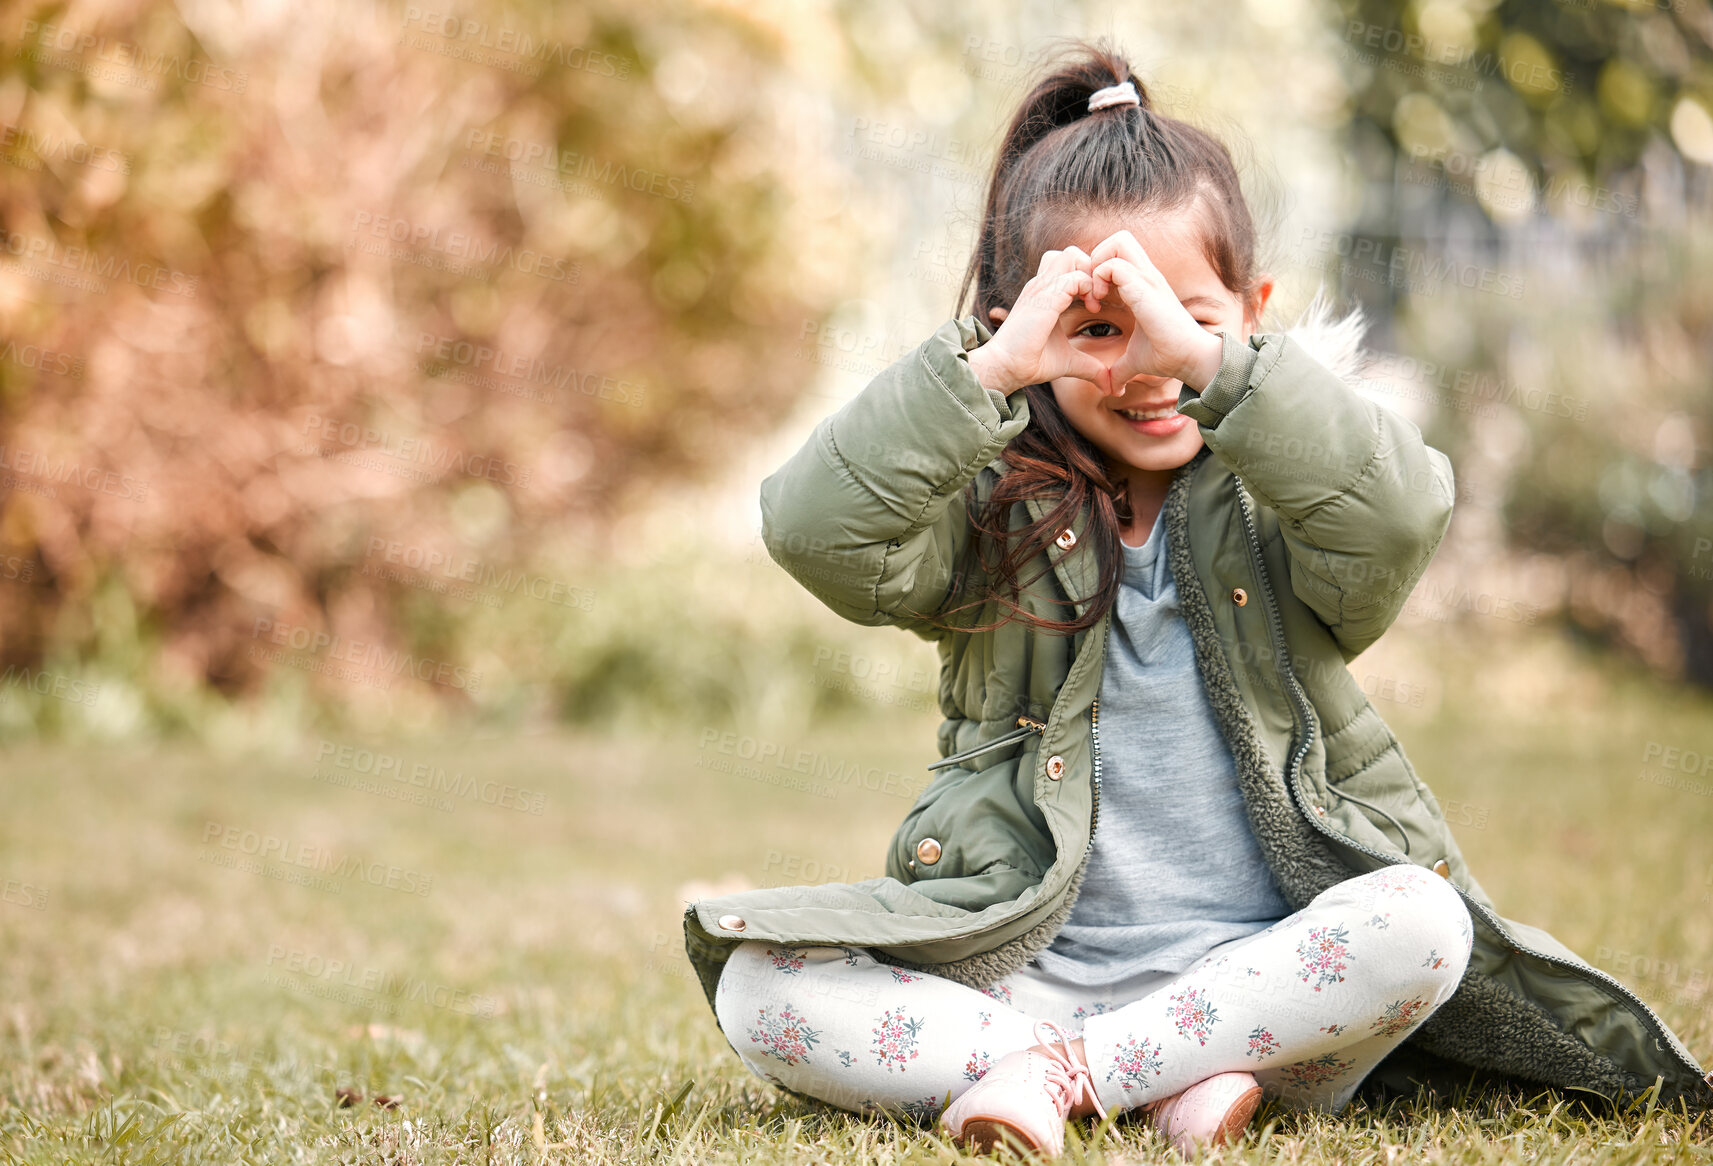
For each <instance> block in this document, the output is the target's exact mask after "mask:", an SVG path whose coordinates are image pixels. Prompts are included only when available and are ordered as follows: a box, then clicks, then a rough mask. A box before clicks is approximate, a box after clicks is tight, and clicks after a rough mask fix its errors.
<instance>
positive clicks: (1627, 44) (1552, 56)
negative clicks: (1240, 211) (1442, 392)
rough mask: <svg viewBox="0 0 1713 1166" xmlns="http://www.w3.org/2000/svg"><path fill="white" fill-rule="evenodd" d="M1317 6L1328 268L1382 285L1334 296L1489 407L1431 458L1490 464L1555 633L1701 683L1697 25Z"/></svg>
mask: <svg viewBox="0 0 1713 1166" xmlns="http://www.w3.org/2000/svg"><path fill="white" fill-rule="evenodd" d="M1337 11H1338V13H1339V18H1340V21H1341V23H1340V25H1339V28H1338V33H1339V41H1340V44H1339V52H1338V54H1337V55H1338V56H1339V57H1340V58H1341V60H1342V61H1343V62H1344V63H1345V73H1346V76H1347V78H1348V79H1349V82H1350V85H1351V91H1352V106H1351V118H1350V123H1349V127H1348V131H1347V142H1348V145H1349V148H1350V157H1351V158H1352V159H1353V162H1354V165H1355V166H1356V167H1357V168H1358V170H1359V172H1360V174H1361V176H1362V179H1363V182H1364V187H1365V190H1364V197H1363V202H1362V211H1361V216H1360V219H1359V221H1358V223H1357V225H1356V227H1355V230H1354V232H1353V234H1352V237H1351V242H1350V246H1349V248H1348V253H1349V254H1352V255H1356V256H1364V255H1366V256H1372V257H1377V258H1375V260H1374V262H1375V264H1376V265H1377V266H1378V267H1379V268H1380V269H1382V270H1381V271H1380V276H1381V277H1380V278H1377V279H1376V278H1372V274H1373V273H1372V272H1357V273H1355V274H1356V275H1358V276H1359V278H1349V279H1346V280H1345V281H1344V282H1345V284H1346V287H1347V289H1348V290H1349V291H1350V292H1351V293H1352V294H1354V295H1356V296H1358V297H1361V298H1363V299H1365V300H1366V301H1367V302H1368V304H1369V306H1370V307H1371V308H1373V309H1375V310H1376V314H1377V315H1379V316H1380V317H1381V318H1383V319H1389V320H1390V322H1391V323H1392V325H1393V327H1394V328H1395V330H1396V332H1397V333H1398V334H1399V336H1400V340H1401V342H1402V343H1404V344H1406V345H1413V346H1416V347H1419V348H1421V349H1422V351H1423V356H1424V357H1425V358H1428V359H1432V360H1436V361H1440V362H1441V363H1442V366H1445V367H1449V369H1450V370H1451V372H1450V373H1449V374H1448V375H1449V377H1450V378H1451V379H1450V381H1449V382H1448V384H1447V386H1442V387H1449V388H1450V389H1451V390H1452V392H1454V393H1455V392H1464V393H1467V394H1468V395H1469V397H1470V398H1471V399H1476V398H1479V399H1481V400H1483V401H1485V402H1488V403H1491V404H1494V405H1496V406H1497V407H1498V408H1499V409H1500V410H1501V411H1502V414H1503V420H1504V421H1505V422H1506V424H1503V425H1495V424H1494V423H1493V422H1492V421H1491V420H1483V419H1478V418H1474V417H1472V416H1471V413H1470V412H1468V411H1453V412H1450V413H1448V414H1445V415H1442V416H1440V417H1438V418H1436V420H1435V423H1434V424H1435V426H1436V427H1437V428H1438V429H1439V431H1440V432H1439V434H1438V440H1441V441H1443V442H1445V443H1447V444H1448V445H1450V446H1452V447H1454V448H1457V449H1462V450H1466V451H1468V450H1474V449H1475V448H1477V447H1479V446H1480V445H1481V444H1482V443H1483V442H1485V443H1486V445H1487V447H1488V448H1489V449H1492V448H1501V449H1502V450H1503V457H1504V458H1505V460H1506V461H1507V463H1508V464H1507V469H1508V471H1509V473H1508V477H1507V479H1506V480H1505V481H1504V482H1503V483H1502V485H1503V488H1504V517H1505V520H1506V526H1507V528H1508V529H1509V532H1510V537H1511V539H1512V541H1513V542H1514V543H1515V544H1516V545H1517V546H1518V547H1521V548H1524V549H1528V550H1533V551H1539V552H1545V553H1549V554H1551V555H1554V556H1559V557H1561V559H1562V562H1563V568H1564V569H1563V570H1562V572H1561V578H1562V580H1563V587H1562V595H1561V596H1560V601H1561V603H1562V605H1563V608H1564V609H1565V611H1566V612H1567V614H1568V617H1569V618H1570V620H1571V621H1572V622H1573V623H1574V624H1575V625H1576V626H1579V627H1581V628H1584V629H1586V630H1588V631H1590V632H1592V633H1594V634H1596V635H1599V636H1600V637H1602V638H1605V639H1607V640H1610V641H1612V642H1616V643H1621V644H1624V645H1626V646H1628V647H1629V648H1631V649H1633V650H1635V651H1637V652H1638V653H1640V655H1641V656H1642V657H1643V658H1644V659H1646V660H1647V661H1648V662H1649V663H1650V664H1652V665H1653V666H1655V667H1656V668H1659V669H1661V670H1662V671H1665V672H1667V673H1671V674H1677V675H1686V676H1688V677H1690V678H1692V679H1694V680H1695V681H1697V682H1698V683H1700V684H1703V685H1713V507H1710V506H1709V505H1708V504H1707V503H1708V499H1709V498H1710V497H1713V458H1710V457H1709V450H1710V449H1713V388H1710V383H1713V241H1710V238H1709V231H1708V228H1709V226H1710V224H1713V176H1710V170H1709V168H1710V167H1713V7H1710V5H1709V4H1708V2H1707V0H1657V2H1648V3H1639V2H1638V3H1625V2H1604V0H1567V2H1553V0H1498V2H1495V0H1414V2H1411V3H1407V4H1398V3H1394V2H1392V0H1340V3H1339V4H1338V6H1337ZM1346 273H1347V274H1350V273H1349V270H1348V268H1347V269H1346ZM1363 275H1367V276H1370V277H1369V278H1360V276H1363ZM1466 275H1467V276H1470V278H1464V277H1465V276H1466ZM1424 277H1425V278H1424ZM1460 285H1461V286H1460ZM1447 293H1450V294H1447ZM1481 293H1486V294H1481ZM1453 317H1454V318H1453ZM1487 416H1489V417H1491V416H1492V414H1491V413H1488V414H1487ZM1518 421H1520V422H1521V425H1517V424H1515V423H1516V422H1518ZM1483 429H1486V430H1488V432H1486V433H1483V432H1480V431H1481V430H1483ZM1513 431H1514V432H1513ZM1549 606H1550V605H1549Z"/></svg>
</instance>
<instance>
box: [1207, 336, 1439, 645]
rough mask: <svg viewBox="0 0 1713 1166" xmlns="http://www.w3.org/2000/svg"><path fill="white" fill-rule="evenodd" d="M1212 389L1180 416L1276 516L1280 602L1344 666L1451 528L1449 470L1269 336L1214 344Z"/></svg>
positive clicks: (1391, 416) (1380, 411)
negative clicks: (1289, 598) (1282, 565)
mask: <svg viewBox="0 0 1713 1166" xmlns="http://www.w3.org/2000/svg"><path fill="white" fill-rule="evenodd" d="M1220 335H1221V337H1222V338H1223V341H1224V346H1225V347H1224V354H1223V357H1222V359H1221V362H1220V368H1219V375H1218V376H1216V377H1215V378H1214V380H1213V381H1212V382H1211V383H1210V384H1209V385H1208V386H1207V387H1206V388H1205V389H1203V390H1202V391H1201V392H1200V393H1199V394H1198V393H1197V392H1196V391H1195V390H1194V389H1191V388H1189V387H1188V386H1185V388H1184V390H1183V392H1182V393H1180V394H1179V399H1178V409H1179V411H1180V412H1182V413H1185V414H1187V415H1188V416H1190V417H1191V418H1192V419H1193V420H1195V421H1196V423H1197V424H1198V425H1199V426H1200V428H1201V433H1202V438H1203V440H1204V441H1205V442H1206V443H1207V445H1208V447H1209V448H1210V449H1211V450H1212V451H1213V453H1214V454H1215V455H1216V456H1218V457H1219V458H1220V460H1221V461H1223V462H1224V463H1225V464H1226V465H1227V466H1228V467H1230V469H1231V471H1232V472H1233V473H1234V474H1236V475H1237V477H1238V479H1239V480H1240V481H1241V482H1242V483H1243V485H1244V486H1245V487H1246V488H1247V489H1248V491H1249V493H1250V494H1251V495H1252V496H1253V497H1254V498H1255V500H1256V501H1257V502H1259V503H1260V504H1261V505H1263V506H1266V507H1269V508H1270V509H1271V510H1273V511H1274V513H1275V514H1277V515H1278V518H1279V529H1280V532H1281V535H1282V536H1283V538H1284V541H1285V546H1286V550H1287V551H1288V553H1289V555H1290V562H1291V590H1292V591H1293V592H1294V593H1295V594H1296V595H1297V597H1298V598H1299V599H1301V600H1302V601H1303V602H1304V603H1306V604H1307V605H1308V606H1309V608H1310V609H1311V610H1312V611H1314V613H1315V614H1316V615H1317V616H1318V617H1319V618H1320V620H1321V622H1322V623H1324V624H1326V626H1327V628H1328V629H1329V630H1330V631H1331V632H1332V634H1333V636H1334V638H1336V639H1337V641H1338V643H1339V646H1340V648H1341V649H1342V651H1343V653H1344V655H1345V658H1346V659H1347V660H1349V659H1353V658H1354V657H1356V656H1357V655H1358V654H1360V653H1361V652H1362V651H1363V650H1364V649H1366V648H1367V647H1368V646H1369V645H1371V644H1372V643H1373V642H1374V641H1375V640H1377V639H1379V638H1380V634H1381V633H1382V632H1384V631H1385V630H1386V628H1387V627H1389V626H1390V625H1391V623H1392V621H1393V620H1394V619H1396V618H1397V616H1398V613H1399V611H1401V610H1402V609H1403V606H1404V601H1405V600H1407V599H1408V598H1409V595H1410V591H1411V589H1412V588H1414V586H1415V585H1416V582H1417V581H1418V580H1419V579H1420V578H1421V575H1422V572H1423V571H1424V570H1426V569H1427V565H1428V561H1429V560H1430V559H1431V558H1432V557H1433V553H1434V551H1435V550H1436V549H1438V547H1439V543H1440V539H1441V538H1443V537H1444V535H1445V531H1446V527H1447V526H1448V525H1449V524H1450V522H1451V509H1452V502H1453V499H1454V498H1455V486H1454V482H1453V477H1452V469H1451V462H1450V460H1449V459H1448V458H1447V457H1446V456H1445V455H1444V454H1443V453H1441V452H1440V451H1439V450H1437V449H1434V448H1433V447H1432V446H1430V445H1428V444H1427V443H1426V441H1424V440H1423V438H1422V435H1421V431H1420V430H1419V429H1417V428H1416V426H1415V425H1413V424H1411V423H1410V422H1409V421H1408V420H1406V419H1405V418H1403V417H1401V416H1399V415H1398V414H1396V413H1394V412H1392V411H1391V410H1389V409H1386V408H1383V407H1381V406H1379V405H1376V404H1375V403H1374V402H1372V401H1370V400H1368V399H1367V398H1366V397H1363V396H1362V395H1361V394H1360V393H1358V392H1357V391H1356V390H1355V388H1353V387H1352V386H1351V385H1349V384H1347V383H1345V381H1344V380H1343V379H1342V378H1340V377H1339V376H1337V375H1336V374H1335V373H1333V372H1331V371H1330V370H1328V369H1327V368H1326V367H1325V366H1324V365H1322V364H1320V363H1319V362H1317V361H1316V360H1314V358H1312V357H1311V356H1309V354H1308V353H1307V351H1305V350H1304V348H1303V347H1302V345H1300V344H1297V343H1295V342H1294V341H1292V340H1291V339H1290V338H1288V337H1286V336H1283V335H1278V334H1258V335H1255V336H1252V337H1250V339H1249V341H1248V343H1247V344H1245V343H1243V342H1242V341H1239V340H1236V339H1234V338H1233V337H1232V336H1230V335H1229V334H1227V333H1220Z"/></svg>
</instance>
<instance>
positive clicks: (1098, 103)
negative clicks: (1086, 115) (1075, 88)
mask: <svg viewBox="0 0 1713 1166" xmlns="http://www.w3.org/2000/svg"><path fill="white" fill-rule="evenodd" d="M1141 104H1142V98H1141V97H1139V96H1137V94H1136V86H1134V85H1132V84H1131V83H1130V82H1128V81H1123V82H1120V83H1119V84H1117V85H1109V86H1107V87H1106V88H1105V89H1096V90H1095V91H1094V92H1093V93H1091V94H1089V95H1088V111H1089V112H1090V113H1093V112H1094V111H1095V110H1097V109H1105V108H1106V107H1107V106H1109V105H1141Z"/></svg>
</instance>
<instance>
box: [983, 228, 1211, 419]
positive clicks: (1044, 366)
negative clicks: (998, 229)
mask: <svg viewBox="0 0 1713 1166" xmlns="http://www.w3.org/2000/svg"><path fill="white" fill-rule="evenodd" d="M1114 292H1116V293H1117V295H1118V297H1119V298H1120V300H1122V301H1123V303H1124V306H1125V307H1126V308H1127V309H1128V310H1129V311H1130V314H1131V316H1132V317H1133V319H1134V321H1135V326H1134V327H1133V328H1132V329H1131V332H1130V337H1129V342H1128V343H1127V344H1126V345H1125V348H1124V351H1123V352H1122V353H1121V354H1120V355H1119V356H1118V358H1117V359H1116V360H1115V361H1114V362H1113V363H1112V364H1110V365H1108V364H1106V363H1104V362H1102V361H1101V360H1099V359H1097V358H1096V357H1095V356H1094V355H1093V354H1091V353H1089V352H1086V351H1083V350H1082V349H1080V348H1078V347H1076V346H1075V345H1073V344H1071V343H1070V338H1069V337H1068V336H1066V335H1065V332H1064V329H1063V327H1062V324H1061V321H1062V317H1063V316H1064V314H1065V313H1066V312H1067V311H1069V310H1070V309H1071V305H1072V304H1074V303H1076V302H1077V301H1078V300H1081V301H1082V303H1083V305H1084V306H1085V307H1086V308H1087V309H1088V310H1089V311H1090V312H1096V311H1099V310H1100V304H1101V301H1102V300H1104V299H1105V298H1106V297H1107V296H1109V295H1111V294H1113V293H1114ZM994 315H995V317H996V318H999V319H1000V320H1001V326H1000V328H999V330H998V331H997V332H995V333H994V337H993V339H992V341H990V342H989V343H987V344H984V345H982V346H981V347H979V348H977V349H975V350H974V351H973V352H971V353H970V354H969V359H970V366H971V368H972V369H973V370H974V371H975V372H976V375H977V378H978V379H979V380H980V381H981V383H982V384H983V385H986V386H987V387H989V388H995V389H999V390H1000V391H1002V392H1005V393H1010V392H1012V391H1014V390H1016V389H1018V388H1021V387H1022V386H1024V385H1032V384H1042V383H1045V382H1048V381H1052V380H1055V379H1057V378H1059V377H1076V378H1078V379H1081V380H1085V381H1089V382H1091V383H1092V384H1094V385H1095V386H1097V387H1098V388H1099V389H1100V391H1101V392H1102V393H1103V394H1106V395H1114V394H1118V393H1122V392H1123V391H1124V387H1125V386H1126V385H1128V384H1129V383H1130V382H1131V381H1132V380H1134V379H1135V378H1137V377H1143V376H1152V377H1163V378H1168V379H1170V378H1176V379H1178V380H1182V381H1186V382H1187V383H1191V384H1195V385H1198V386H1203V385H1206V384H1207V382H1208V381H1210V380H1212V379H1213V374H1214V373H1215V372H1217V370H1218V368H1219V358H1220V354H1221V344H1220V340H1219V338H1218V337H1217V336H1214V335H1213V334H1212V333H1210V332H1208V331H1207V330H1206V329H1204V328H1203V327H1202V326H1201V325H1200V324H1197V323H1196V321H1195V319H1194V318H1193V317H1191V315H1190V314H1189V312H1187V311H1185V310H1184V306H1183V305H1182V304H1181V303H1179V302H1178V297H1177V294H1176V293H1175V292H1173V291H1172V289H1171V286H1170V285H1169V284H1167V282H1166V278H1165V276H1163V275H1161V274H1160V271H1159V269H1158V268H1156V267H1155V266H1154V263H1153V261H1152V260H1151V259H1149V258H1148V253H1147V252H1146V251H1145V250H1143V248H1142V244H1141V243H1140V242H1138V241H1137V239H1136V236H1134V235H1132V234H1131V233H1130V232H1129V231H1116V232H1114V233H1113V234H1111V235H1109V236H1107V237H1106V238H1105V239H1103V240H1102V241H1101V242H1100V243H1099V245H1097V246H1096V247H1095V249H1094V251H1093V253H1092V254H1091V253H1088V252H1084V251H1083V250H1081V249H1080V248H1077V247H1067V248H1065V249H1064V250H1061V251H1048V252H1047V253H1046V254H1044V255H1042V256H1041V264H1040V267H1039V269H1038V270H1037V271H1036V274H1035V277H1034V278H1033V279H1031V280H1030V281H1029V282H1028V283H1026V284H1024V285H1023V290H1022V291H1021V292H1019V293H1018V296H1017V300H1016V302H1015V303H1014V304H1013V305H1012V306H1011V309H1010V310H1009V311H1008V312H1006V311H1004V310H1003V309H996V310H995V312H994ZM1191 378H1201V379H1194V380H1192V379H1191Z"/></svg>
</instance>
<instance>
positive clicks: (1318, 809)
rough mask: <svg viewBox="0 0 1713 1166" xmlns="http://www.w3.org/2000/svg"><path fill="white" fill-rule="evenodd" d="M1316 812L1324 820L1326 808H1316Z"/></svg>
mask: <svg viewBox="0 0 1713 1166" xmlns="http://www.w3.org/2000/svg"><path fill="white" fill-rule="evenodd" d="M1314 812H1315V813H1317V814H1319V815H1320V816H1321V817H1323V818H1324V817H1326V807H1325V806H1316V807H1315V808H1314Z"/></svg>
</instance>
